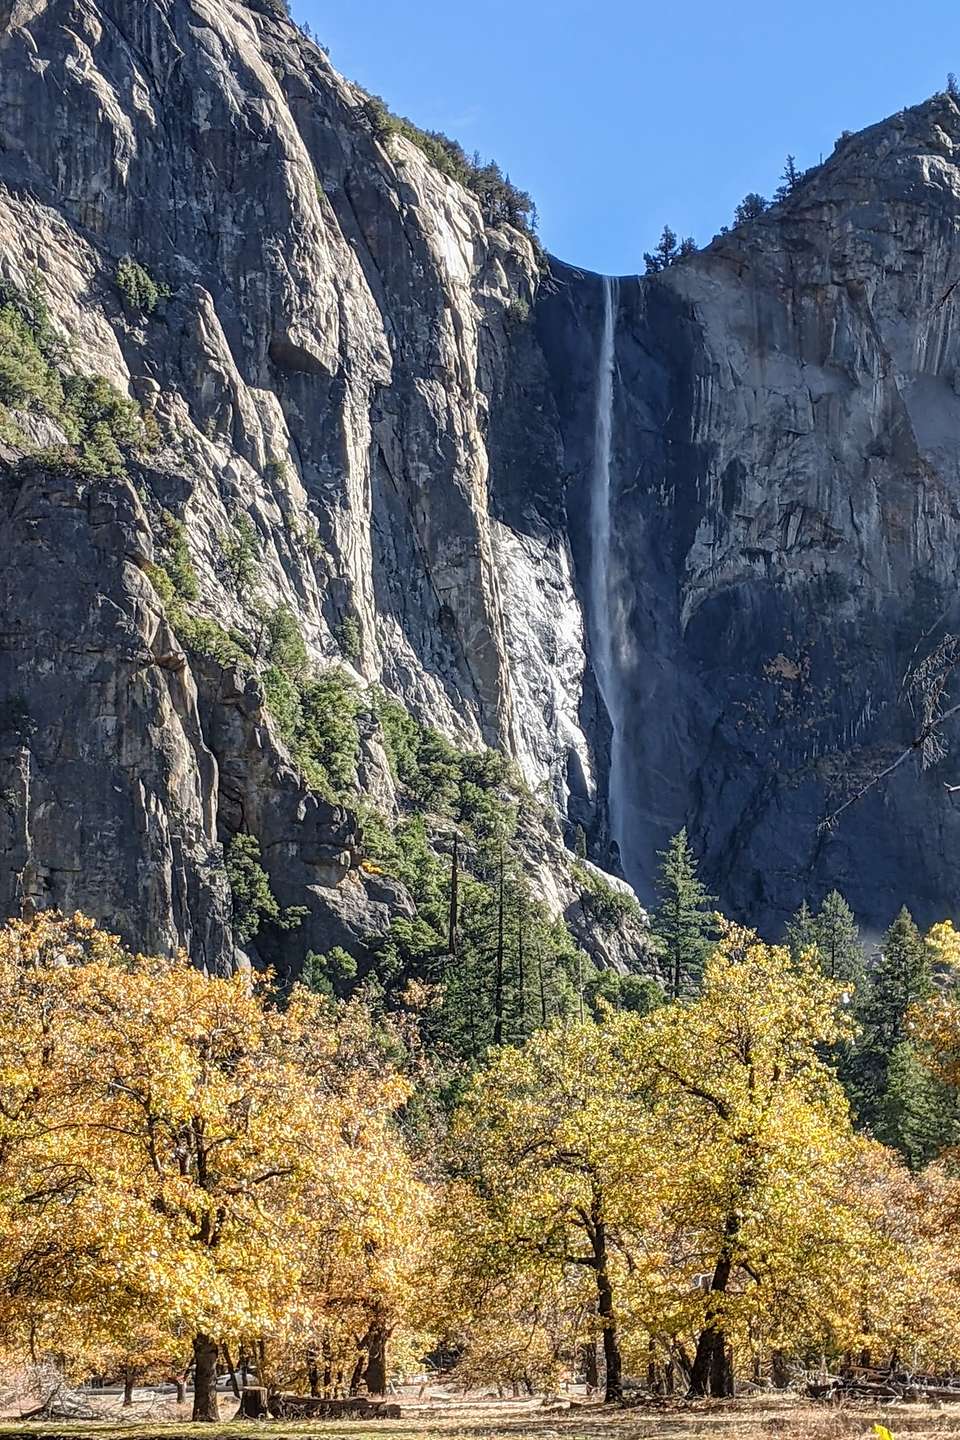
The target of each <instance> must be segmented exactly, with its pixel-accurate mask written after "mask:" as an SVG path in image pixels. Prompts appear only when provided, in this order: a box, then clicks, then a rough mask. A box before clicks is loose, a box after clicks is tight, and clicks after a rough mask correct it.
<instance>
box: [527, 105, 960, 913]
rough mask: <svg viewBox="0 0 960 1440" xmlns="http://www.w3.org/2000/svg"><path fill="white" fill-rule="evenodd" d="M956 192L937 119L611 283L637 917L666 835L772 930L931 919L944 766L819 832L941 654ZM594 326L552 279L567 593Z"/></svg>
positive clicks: (951, 555) (945, 845) (545, 318)
mask: <svg viewBox="0 0 960 1440" xmlns="http://www.w3.org/2000/svg"><path fill="white" fill-rule="evenodd" d="M958 164H960V114H958V110H957V106H956V105H955V103H954V101H953V100H952V99H950V98H949V97H947V96H945V95H943V96H938V97H935V98H934V99H933V100H931V101H929V102H927V103H926V104H924V105H922V106H919V107H917V108H916V109H913V110H908V111H905V112H903V113H902V114H900V115H897V116H895V117H893V118H892V119H891V120H888V121H885V122H884V123H883V124H880V125H877V126H875V127H873V128H872V129H870V130H867V131H865V132H863V133H862V134H859V135H855V136H850V137H848V138H844V139H843V140H841V141H840V142H839V143H838V146H837V149H836V151H835V153H834V155H833V156H832V157H831V158H830V159H829V160H828V161H827V162H826V164H824V165H823V166H822V167H821V168H820V169H819V170H818V171H816V172H814V173H813V174H812V175H811V176H810V177H809V178H808V179H807V180H806V182H805V183H804V184H803V185H801V186H800V188H799V189H798V190H797V191H795V193H794V194H793V195H792V196H791V197H790V198H789V199H788V200H787V201H786V203H784V204H782V205H779V206H776V207H775V208H773V209H771V210H770V211H769V212H768V213H767V214H765V215H763V216H762V217H761V218H760V219H759V220H757V221H755V222H754V223H753V224H751V225H749V226H744V227H741V228H739V229H738V230H736V231H734V232H733V233H731V234H728V235H724V236H721V237H718V239H717V240H715V241H714V243H713V244H712V245H710V246H709V247H708V248H707V249H706V250H705V251H702V252H700V253H699V254H698V255H696V256H694V257H693V258H692V259H691V260H690V261H688V262H686V263H681V264H677V265H674V266H672V267H671V268H670V269H669V270H667V271H666V272H664V273H663V274H661V275H660V276H658V277H656V278H652V279H647V280H643V281H640V282H637V281H624V282H621V285H620V295H619V312H618V319H617V329H616V367H617V383H616V387H615V402H614V403H615V415H614V421H615V424H614V442H613V452H614V453H613V464H612V489H613V502H612V505H613V514H614V523H613V526H612V531H613V536H614V550H613V554H612V557H611V569H612V573H613V577H614V578H613V584H612V586H611V601H610V604H611V610H612V612H613V621H614V625H613V630H614V637H615V645H614V653H615V659H616V668H617V674H618V684H619V696H618V705H619V709H620V711H621V714H622V718H623V726H622V733H621V735H620V737H619V742H618V743H619V744H620V745H621V746H622V764H623V770H624V773H625V775H626V777H627V785H626V789H627V803H626V808H625V813H624V815H623V820H622V825H623V833H622V835H621V837H620V838H621V842H622V847H623V852H624V861H625V866H626V870H627V873H628V875H629V877H630V879H631V880H633V881H634V882H635V884H636V885H637V887H638V889H639V890H640V891H641V893H647V891H648V888H649V884H650V878H651V869H652V865H653V863H654V860H655V856H654V852H655V851H656V849H657V848H659V846H660V845H661V844H662V842H663V840H664V838H665V837H666V836H667V835H668V834H669V833H670V832H671V831H675V830H676V829H678V828H679V826H680V825H681V824H682V823H684V822H686V823H687V824H688V825H689V827H690V830H691V834H692V838H693V841H694V844H695V846H696V847H697V848H698V849H699V850H700V851H701V852H702V853H703V854H705V855H706V857H707V859H708V878H709V880H710V882H711V888H712V889H713V890H714V891H715V892H716V893H717V894H718V895H719V896H720V897H721V898H722V900H723V902H724V904H725V905H726V907H727V908H728V909H730V910H731V911H733V912H734V913H736V914H738V915H741V916H744V917H750V918H751V919H752V920H754V921H755V922H759V923H760V924H761V925H764V926H766V927H767V928H769V929H776V927H777V925H778V924H779V923H780V922H782V920H783V919H784V917H785V916H786V914H788V913H789V911H790V910H791V909H793V908H794V907H795V906H796V905H798V904H799V902H800V901H801V900H802V899H803V898H804V897H807V898H808V899H811V900H813V901H818V900H819V899H820V898H821V897H822V895H823V894H824V893H825V891H826V890H828V889H829V888H830V887H831V886H833V885H837V886H839V887H840V888H841V889H842V890H843V892H844V893H845V895H846V896H847V898H848V899H849V901H850V902H851V904H853V906H854V907H855V908H856V909H857V910H858V911H859V913H860V915H861V916H862V918H863V920H864V921H865V923H866V924H867V925H868V926H879V925H884V924H886V923H888V922H889V920H890V919H891V918H892V915H893V913H894V911H895V909H896V907H897V906H898V905H899V904H900V903H902V902H903V901H906V903H908V904H910V905H911V907H913V908H914V909H915V911H916V913H917V915H918V917H920V918H922V919H924V920H929V919H932V918H934V917H935V916H937V915H938V914H943V913H948V912H949V911H951V910H952V909H953V908H954V907H955V899H954V895H955V886H954V882H953V872H954V870H955V867H956V861H957V856H958V853H960V812H958V811H957V810H956V809H955V808H954V804H953V802H952V801H951V799H950V798H949V796H948V794H947V792H946V790H945V788H944V781H955V780H956V778H957V775H956V761H955V759H951V758H950V757H947V758H945V759H944V761H943V762H942V763H941V764H939V765H937V766H934V767H933V768H932V769H930V770H928V771H927V772H926V773H925V774H920V773H919V772H918V769H917V767H916V766H915V765H912V764H911V765H906V766H903V767H901V769H900V770H899V771H898V772H897V774H896V776H894V777H893V778H892V780H891V781H890V782H889V783H887V784H886V785H885V786H883V787H880V788H878V789H876V790H874V791H873V792H871V794H870V795H869V797H867V798H865V799H864V800H863V801H861V802H859V803H858V804H857V805H856V806H854V807H852V808H851V809H850V810H849V811H847V812H846V813H845V814H844V816H843V817H842V819H841V820H840V822H839V824H838V825H837V826H836V828H835V829H834V830H832V831H831V832H829V833H826V832H823V831H821V829H820V821H821V820H822V818H823V817H824V816H825V815H826V814H828V813H829V812H830V811H831V810H832V809H833V808H834V807H835V806H836V805H837V804H839V803H840V802H841V801H842V799H843V798H845V796H846V795H847V794H849V793H850V791H851V790H852V789H854V788H855V787H856V785H857V784H858V782H860V781H861V780H863V779H866V778H868V777H869V776H870V775H872V774H874V773H875V772H876V771H877V770H879V769H881V768H882V767H883V765H884V764H885V763H888V762H889V760H890V759H892V758H893V757H895V756H896V754H897V753H899V752H900V751H902V750H903V748H904V746H905V745H908V744H909V743H910V741H911V739H912V738H913V736H914V735H915V733H916V728H917V720H916V719H915V718H914V716H913V715H912V714H911V713H910V709H909V707H908V706H907V705H906V704H905V702H904V696H903V687H904V677H905V676H906V675H907V674H908V673H909V672H910V671H911V669H912V668H913V667H915V666H916V664H917V663H918V661H920V660H922V659H923V658H924V657H925V656H926V655H928V654H929V653H931V652H932V651H933V650H934V649H935V647H936V646H937V645H938V643H939V642H940V641H941V640H942V639H943V637H944V635H945V633H948V632H951V631H956V629H957V628H958V615H957V595H956V579H955V576H956V568H957V558H958V545H960V529H958V501H960V469H958V457H960V400H958V398H957V386H956V379H957V375H958V366H960V313H958V309H957V304H958V301H957V295H958V292H957V290H956V286H957V281H958V279H960V168H958ZM600 303H601V302H600V286H599V284H598V282H597V281H596V280H595V279H593V278H592V277H587V276H582V275H579V274H576V273H574V272H571V271H569V270H563V269H558V271H557V273H556V287H555V293H553V294H552V295H551V296H549V297H546V298H545V299H544V300H543V302H542V305H541V310H540V316H539V322H538V323H539V332H540V335H541V337H542V340H543V344H544V348H545V350H546V353H547V354H548V356H549V357H550V363H551V370H552V374H553V378H554V390H555V394H556V399H557V410H558V414H559V415H560V417H561V425H562V430H563V435H564V446H565V456H566V463H567V465H568V467H569V468H570V469H571V470H573V471H574V473H575V476H576V478H575V481H574V484H573V487H572V491H571V495H570V508H571V527H570V528H571V535H572V537H573V541H574V548H575V552H576V556H577V567H578V573H579V574H581V575H583V576H586V575H588V574H589V570H590V564H591V556H590V554H589V553H587V550H588V547H587V546H585V544H584V541H585V540H586V539H587V538H588V536H589V527H588V524H587V509H588V504H589V499H588V495H587V490H588V477H589V473H590V464H591V456H592V443H593V441H592V430H591V414H590V404H591V399H590V389H589V380H590V374H591V371H592V369H593V366H594V365H595V360H593V359H591V346H592V349H593V354H594V355H595V354H596V346H597V336H598V333H599V329H600Z"/></svg>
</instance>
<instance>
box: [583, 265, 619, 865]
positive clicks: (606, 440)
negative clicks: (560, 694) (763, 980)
mask: <svg viewBox="0 0 960 1440" xmlns="http://www.w3.org/2000/svg"><path fill="white" fill-rule="evenodd" d="M619 289H620V287H619V283H618V281H616V280H614V279H612V278H611V277H610V276H608V275H605V276H604V277H603V329H602V331H601V335H600V352H599V356H598V359H597V392H596V410H595V414H594V433H593V471H592V474H591V485H590V625H589V629H590V638H591V649H592V651H593V669H594V674H595V675H596V678H597V685H598V686H599V689H600V694H601V696H602V698H603V703H604V705H605V706H606V711H607V715H608V716H609V718H610V725H611V728H612V732H613V733H612V735H611V738H610V772H609V781H608V786H607V811H608V815H609V821H610V838H611V839H612V840H615V841H616V842H617V845H618V846H619V847H620V854H621V861H622V858H623V840H624V837H623V825H622V821H623V801H624V793H623V783H622V778H623V777H622V743H623V741H622V733H621V723H620V722H621V715H622V711H621V693H620V683H619V675H618V667H617V663H616V659H615V655H614V643H613V637H614V626H615V622H616V616H615V614H614V604H613V601H612V588H613V567H612V563H611V547H610V531H611V523H610V522H611V508H612V507H611V495H610V460H611V452H612V448H613V397H614V380H615V376H616V365H617V356H616V334H617V309H618V303H619Z"/></svg>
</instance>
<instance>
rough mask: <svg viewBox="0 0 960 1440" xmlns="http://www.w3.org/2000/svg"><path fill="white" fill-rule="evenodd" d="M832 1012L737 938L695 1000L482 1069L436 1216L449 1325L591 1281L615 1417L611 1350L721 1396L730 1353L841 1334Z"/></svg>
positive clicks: (827, 1001) (772, 950)
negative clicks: (826, 1055)
mask: <svg viewBox="0 0 960 1440" xmlns="http://www.w3.org/2000/svg"><path fill="white" fill-rule="evenodd" d="M840 1001H841V989H840V987H839V986H837V985H834V984H832V983H831V982H829V981H827V980H826V979H824V977H823V975H822V974H821V973H820V971H819V970H818V969H817V968H816V966H815V965H814V964H813V962H812V960H809V961H808V960H804V959H800V960H798V961H794V960H793V959H792V958H791V956H790V954H789V952H788V951H787V950H785V949H781V948H778V947H770V946H766V945H763V944H761V943H759V942H758V941H757V939H756V937H755V936H754V935H753V934H751V933H750V932H747V931H743V930H739V929H736V928H733V927H730V928H728V929H727V931H726V933H725V934H724V936H723V938H722V939H721V942H720V944H719V946H718V947H717V950H716V953H715V954H714V956H713V957H712V959H711V960H710V961H709V962H708V964H707V967H706V971H705V974H704V981H703V988H702V991H701V994H700V995H699V997H698V998H697V999H696V1000H695V1001H693V1002H691V1003H676V1004H672V1005H669V1006H663V1007H661V1008H660V1009H657V1010H655V1011H653V1012H652V1013H651V1014H649V1015H646V1016H643V1017H641V1016H637V1015H627V1014H622V1013H621V1014H610V1015H608V1016H607V1017H606V1018H605V1019H603V1021H602V1022H601V1023H599V1024H593V1023H581V1024H566V1025H562V1026H557V1027H555V1028H554V1029H552V1030H549V1031H545V1032H542V1033H540V1034H538V1035H535V1036H534V1037H532V1039H531V1040H530V1041H529V1042H528V1043H527V1045H526V1046H525V1047H524V1048H523V1049H520V1050H518V1049H507V1050H503V1051H501V1052H499V1053H497V1054H496V1055H494V1056H493V1057H492V1058H491V1059H490V1061H489V1063H488V1065H487V1066H486V1068H485V1069H484V1070H483V1071H481V1072H480V1073H479V1074H478V1075H477V1077H476V1078H475V1079H474V1081H473V1083H472V1085H471V1087H470V1089H469V1090H468V1092H467V1094H466V1096H465V1098H464V1101H463V1104H462V1106H461V1108H460V1110H459V1112H458V1114H457V1115H456V1116H455V1118H454V1122H453V1142H454V1155H455V1164H454V1167H453V1179H452V1182H451V1184H450V1187H449V1190H448V1192H447V1195H446V1198H445V1202H444V1205H443V1207H442V1210H441V1221H440V1225H441V1231H442V1235H443V1242H442V1248H444V1249H445V1251H446V1254H447V1257H448V1258H447V1261H446V1265H447V1269H448V1271H449V1273H450V1275H451V1276H452V1277H454V1285H456V1284H457V1283H458V1281H459V1285H460V1287H461V1289H462V1290H464V1292H465V1293H464V1303H463V1307H462V1308H463V1313H464V1314H465V1315H466V1316H468V1317H471V1316H472V1317H473V1323H474V1324H476V1323H478V1322H479V1321H481V1320H483V1321H484V1323H486V1322H485V1309H484V1307H486V1311H487V1312H489V1310H490V1309H494V1310H495V1309H496V1308H497V1307H500V1309H501V1311H502V1312H503V1313H509V1303H508V1301H507V1300H506V1299H505V1297H507V1296H509V1294H510V1293H511V1291H512V1292H513V1293H516V1291H517V1290H518V1289H519V1288H520V1287H521V1286H523V1287H525V1288H526V1292H527V1293H529V1292H530V1289H531V1287H533V1288H534V1289H535V1290H536V1289H538V1288H542V1289H543V1290H544V1291H546V1290H547V1289H548V1288H549V1286H550V1285H551V1284H554V1283H555V1274H556V1272H557V1271H558V1270H564V1271H570V1270H574V1271H578V1270H579V1271H582V1272H585V1273H587V1274H589V1275H591V1276H592V1278H593V1284H594V1287H595V1305H596V1313H597V1322H598V1324H599V1327H600V1330H601V1333H602V1337H603V1346H604V1358H605V1368H606V1398H607V1399H610V1400H612V1399H616V1398H617V1397H618V1395H619V1394H620V1390H621V1371H622V1355H621V1352H622V1350H623V1349H624V1348H625V1349H626V1350H627V1352H628V1354H629V1356H630V1359H631V1361H632V1362H633V1363H634V1365H636V1364H637V1363H638V1362H639V1361H640V1360H641V1358H642V1357H646V1360H647V1363H648V1366H649V1367H650V1369H651V1372H652V1371H653V1370H654V1369H655V1368H656V1363H657V1361H658V1360H661V1361H664V1362H665V1363H667V1364H668V1365H669V1366H671V1367H672V1366H674V1365H679V1367H680V1368H681V1370H686V1373H687V1377H688V1383H689V1389H690V1392H691V1393H692V1394H694V1395H702V1394H707V1393H714V1394H725V1393H728V1391H729V1390H730V1387H731V1383H732V1369H733V1353H732V1352H733V1349H734V1347H736V1348H737V1349H738V1350H739V1351H740V1352H741V1353H743V1354H744V1355H746V1354H750V1355H751V1356H752V1357H753V1358H754V1359H756V1358H757V1356H758V1355H759V1353H760V1352H761V1350H762V1351H763V1352H764V1353H766V1354H770V1353H773V1355H774V1356H775V1357H776V1355H777V1354H778V1353H780V1352H783V1351H785V1350H787V1349H788V1348H789V1349H790V1350H791V1352H792V1353H797V1349H798V1347H800V1348H803V1347H807V1348H808V1349H813V1348H814V1347H816V1346H817V1345H823V1344H824V1343H825V1342H826V1341H827V1340H828V1339H830V1338H831V1337H833V1336H835V1335H837V1334H839V1333H841V1331H842V1332H843V1333H849V1332H850V1330H851V1326H852V1324H853V1322H852V1321H851V1307H852V1306H853V1304H854V1301H853V1299H852V1290H851V1286H850V1284H849V1277H850V1274H851V1272H852V1270H853V1269H854V1268H855V1266H856V1261H857V1256H858V1255H859V1254H860V1253H861V1252H862V1250H863V1246H864V1244H865V1243H866V1241H865V1236H866V1235H867V1233H868V1230H869V1221H868V1217H866V1216H865V1215H864V1214H863V1213H862V1211H861V1210H859V1209H858V1207H857V1204H856V1197H855V1194H851V1192H850V1189H849V1179H850V1175H851V1173H852V1169H853V1167H854V1166H855V1164H856V1163H857V1158H858V1156H859V1155H860V1153H861V1147H862V1146H863V1145H864V1144H865V1143H866V1142H863V1141H861V1140H859V1139H858V1138H857V1137H856V1136H855V1135H854V1133H853V1131H852V1128H851V1124H850V1118H849V1113H848V1107H847V1103H846V1099H845V1097H844V1094H843V1091H842V1089H841V1087H840V1085H839V1082H838V1081H837V1079H836V1077H835V1075H834V1074H833V1072H832V1071H831V1070H830V1068H829V1067H828V1065H826V1064H825V1063H824V1061H823V1060H822V1059H821V1051H822V1049H824V1048H825V1047H828V1046H830V1045H832V1044H834V1043H835V1042H836V1041H837V1040H838V1039H839V1038H840V1037H841V1035H842V1034H843V1033H844V1026H843V1023H842V1020H841V1019H840ZM688 1344H691V1345H692V1354H691V1353H690V1352H689V1350H688V1348H687V1347H688Z"/></svg>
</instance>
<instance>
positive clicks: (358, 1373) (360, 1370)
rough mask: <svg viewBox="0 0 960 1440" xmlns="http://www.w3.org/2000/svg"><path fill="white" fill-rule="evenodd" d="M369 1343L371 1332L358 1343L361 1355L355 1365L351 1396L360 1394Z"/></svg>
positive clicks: (349, 1390) (350, 1390)
mask: <svg viewBox="0 0 960 1440" xmlns="http://www.w3.org/2000/svg"><path fill="white" fill-rule="evenodd" d="M369 1343H370V1334H369V1332H368V1333H367V1334H366V1335H364V1336H363V1338H362V1340H358V1341H357V1349H358V1351H359V1352H360V1353H359V1354H358V1355H357V1363H356V1364H355V1365H354V1367H353V1373H352V1374H351V1376H350V1385H349V1389H348V1392H347V1393H348V1394H349V1395H359V1394H360V1381H361V1380H362V1379H363V1375H364V1371H365V1370H366V1368H367V1346H368V1344H369Z"/></svg>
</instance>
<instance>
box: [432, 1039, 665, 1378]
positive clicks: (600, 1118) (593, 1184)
mask: <svg viewBox="0 0 960 1440" xmlns="http://www.w3.org/2000/svg"><path fill="white" fill-rule="evenodd" d="M639 1023H640V1022H639V1020H638V1017H635V1016H616V1017H614V1016H611V1018H610V1021H609V1023H608V1025H606V1026H600V1025H596V1024H594V1023H592V1022H584V1023H574V1022H569V1023H566V1024H561V1025H557V1026H555V1027H554V1028H553V1029H550V1030H544V1031H540V1032H538V1033H537V1034H535V1035H534V1036H532V1038H531V1039H530V1040H529V1041H528V1042H527V1044H526V1046H524V1047H523V1048H522V1049H513V1048H510V1049H505V1050H501V1051H499V1052H498V1053H496V1054H495V1055H494V1056H493V1058H492V1059H491V1060H490V1062H489V1064H488V1065H487V1067H486V1068H485V1069H484V1070H483V1071H481V1072H480V1073H479V1074H478V1075H477V1076H476V1077H475V1079H474V1080H473V1082H472V1084H471V1086H470V1087H469V1089H468V1091H467V1093H466V1095H465V1097H464V1100H463V1103H462V1105H461V1107H460V1109H459V1110H458V1112H457V1113H456V1115H455V1116H454V1119H453V1123H452V1134H451V1139H452V1146H451V1154H452V1157H453V1160H452V1177H453V1178H452V1179H451V1182H450V1184H449V1186H448V1188H447V1191H446V1195H445V1200H444V1207H443V1213H442V1216H441V1222H440V1223H441V1225H442V1227H443V1229H444V1231H445V1236H446V1245H447V1250H448V1261H447V1268H448V1270H449V1272H450V1274H451V1276H452V1277H453V1283H455V1284H456V1285H457V1286H458V1287H459V1288H460V1290H461V1292H462V1294H463V1299H464V1306H465V1308H466V1309H467V1310H472V1311H473V1313H474V1316H475V1317H477V1318H479V1317H480V1316H481V1315H482V1312H483V1306H484V1303H486V1304H487V1306H488V1308H489V1307H490V1306H491V1305H492V1306H493V1307H494V1309H495V1310H496V1308H497V1307H498V1306H499V1305H502V1303H503V1300H504V1297H505V1296H509V1294H510V1292H511V1290H516V1289H518V1288H520V1287H523V1288H525V1289H526V1290H527V1291H528V1292H529V1291H530V1290H531V1289H532V1290H534V1291H536V1292H538V1293H541V1294H546V1293H548V1292H549V1291H550V1290H551V1289H552V1287H553V1286H554V1285H555V1283H556V1272H557V1271H565V1270H569V1269H571V1268H572V1269H573V1270H576V1271H582V1272H583V1273H584V1274H585V1275H588V1276H589V1277H591V1286H592V1289H593V1298H594V1303H595V1306H596V1313H597V1316H598V1324H599V1328H600V1331H601V1335H602V1341H603V1351H604V1359H605V1364H606V1390H605V1398H606V1399H607V1400H608V1401H614V1400H617V1399H619V1398H620V1396H621V1394H622V1364H621V1352H620V1336H619V1329H618V1318H617V1308H616V1303H615V1301H616V1296H615V1288H616V1281H617V1275H618V1272H619V1271H620V1270H621V1269H622V1265H623V1255H624V1252H625V1249H626V1246H627V1236H628V1233H638V1232H642V1231H644V1230H645V1229H646V1228H647V1227H648V1226H649V1225H650V1224H651V1223H652V1212H651V1210H650V1200H651V1191H650V1189H649V1187H648V1186H647V1185H646V1184H645V1183H643V1178H644V1173H645V1170H646V1166H647V1159H646V1152H645V1141H646V1124H647V1108H648V1107H647V1090H648V1083H649V1080H648V1076H647V1075H646V1074H645V1073H644V1072H643V1071H642V1070H640V1069H638V1068H637V1067H635V1066H633V1065H631V1064H629V1063H626V1062H625V1059H624V1055H623V1052H622V1046H621V1043H620V1042H621V1037H622V1034H623V1032H624V1031H628V1030H630V1029H631V1028H633V1027H635V1026H636V1025H637V1024H639ZM501 1313H502V1312H501ZM508 1319H510V1323H513V1321H512V1319H511V1318H510V1317H509V1313H508V1314H506V1315H504V1320H505V1321H506V1320H508ZM484 1323H487V1322H486V1321H484Z"/></svg>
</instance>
